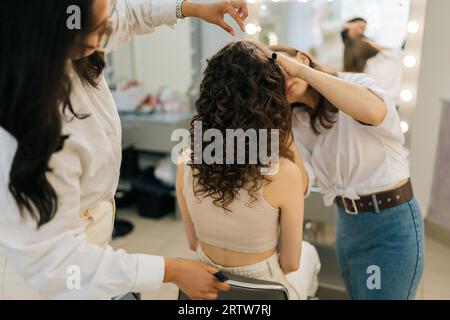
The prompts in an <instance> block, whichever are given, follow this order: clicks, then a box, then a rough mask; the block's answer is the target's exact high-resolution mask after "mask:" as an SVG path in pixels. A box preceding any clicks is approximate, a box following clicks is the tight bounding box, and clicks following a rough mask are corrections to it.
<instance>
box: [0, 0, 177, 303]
mask: <svg viewBox="0 0 450 320" xmlns="http://www.w3.org/2000/svg"><path fill="white" fill-rule="evenodd" d="M176 21H177V19H176V2H175V0H165V1H162V0H120V1H118V3H117V10H116V12H115V14H114V17H113V22H114V29H115V32H114V35H113V37H112V38H111V42H110V45H111V48H114V47H116V46H117V45H118V44H119V43H120V42H123V41H126V40H128V39H129V38H130V36H131V35H133V34H141V33H148V32H151V31H153V30H154V28H155V27H157V26H159V25H161V24H168V25H171V24H175V23H176ZM71 76H72V80H73V81H72V87H73V89H72V95H71V102H72V105H73V107H74V109H75V111H76V112H77V113H88V114H89V115H90V117H89V118H87V119H85V120H77V119H74V120H72V121H71V122H64V124H63V134H69V135H70V138H69V139H68V140H66V142H65V146H64V149H63V150H62V151H60V152H58V153H55V154H54V155H53V156H52V157H51V159H50V163H49V166H50V168H53V170H54V171H53V172H51V173H48V175H47V177H48V180H49V181H50V183H51V184H52V186H53V187H54V189H55V191H56V192H57V195H58V200H59V201H58V204H59V205H58V212H57V213H56V216H55V218H54V219H53V220H51V222H49V223H47V224H46V225H44V226H43V227H42V228H40V229H39V230H37V228H36V224H35V223H34V222H33V221H31V219H29V218H28V219H25V220H24V219H22V218H21V215H20V213H19V210H18V208H17V205H16V202H15V201H14V199H13V197H12V195H11V194H10V193H9V191H8V183H9V173H10V168H11V164H12V161H13V158H14V155H15V152H16V148H17V142H16V140H15V139H14V138H13V137H12V136H11V135H9V134H8V133H7V132H6V131H5V130H3V129H2V128H0V147H1V152H0V205H1V210H0V251H3V253H4V254H5V255H6V257H7V258H8V259H10V260H11V261H12V262H13V264H14V266H15V268H16V269H17V272H18V273H19V274H20V275H21V276H22V277H23V278H24V279H25V280H26V282H27V283H28V284H30V285H32V286H33V287H34V288H35V289H37V290H39V291H40V292H41V293H42V294H43V295H45V297H48V298H54V299H110V298H112V297H115V296H119V295H122V294H125V293H127V292H141V291H146V290H157V289H158V288H159V287H160V286H161V284H162V281H163V278H164V259H163V257H159V256H151V255H143V254H128V253H126V252H125V251H123V250H119V251H114V250H113V249H112V248H111V247H110V246H107V245H105V246H100V245H96V244H92V243H90V242H88V241H87V240H88V239H87V234H86V230H87V228H88V223H87V222H86V220H85V219H82V218H81V217H80V215H81V214H82V213H83V211H84V210H85V209H87V208H90V207H92V206H94V205H95V204H96V203H99V202H101V201H105V200H108V199H112V198H113V197H114V194H115V191H116V188H117V185H118V180H119V171H120V163H121V128H120V119H119V116H118V112H117V110H116V106H115V104H114V101H113V98H112V95H111V93H110V90H109V88H108V86H107V84H106V81H105V79H104V78H103V79H102V80H101V83H100V85H99V87H98V89H94V88H92V87H90V86H88V85H83V84H82V83H81V81H80V79H79V78H78V76H76V75H75V74H74V73H73V72H72V73H71ZM110 212H112V210H110ZM109 214H110V215H111V213H109ZM25 216H26V217H27V216H28V214H25ZM110 218H111V216H109V217H108V219H109V224H111V219H110ZM105 229H106V230H104V232H105V233H109V234H106V238H108V237H110V235H111V230H110V229H109V230H108V228H105ZM0 260H1V256H0ZM0 262H1V261H0ZM70 266H78V267H79V268H80V269H79V270H80V272H81V288H80V290H69V289H68V287H67V284H66V283H67V278H68V276H69V275H68V268H69V267H70ZM0 269H1V268H0ZM0 271H1V270H0ZM0 284H1V279H0ZM0 289H3V290H4V289H5V288H0ZM23 294H24V295H26V292H24V293H23Z"/></svg>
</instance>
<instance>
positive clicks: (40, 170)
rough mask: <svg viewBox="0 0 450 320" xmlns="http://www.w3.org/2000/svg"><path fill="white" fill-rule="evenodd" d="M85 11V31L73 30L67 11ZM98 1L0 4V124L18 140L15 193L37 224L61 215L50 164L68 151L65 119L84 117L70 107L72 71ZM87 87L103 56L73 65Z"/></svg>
mask: <svg viewBox="0 0 450 320" xmlns="http://www.w3.org/2000/svg"><path fill="white" fill-rule="evenodd" d="M71 5H77V6H78V7H79V8H80V9H81V22H82V26H81V27H82V28H81V30H69V28H68V27H67V25H66V22H67V19H68V17H69V15H68V14H67V9H68V7H70V6H71ZM92 8H93V0H33V1H29V0H15V1H1V3H0V34H1V37H0V39H1V41H2V44H1V46H0V126H1V127H2V128H4V129H5V130H6V131H7V132H9V133H10V134H11V135H12V136H13V137H14V138H15V139H16V141H17V151H16V154H15V157H14V160H13V163H12V167H11V171H10V177H9V178H10V179H9V190H10V192H11V194H12V195H13V197H14V199H15V201H16V202H17V205H18V207H19V209H20V211H21V214H22V216H24V210H27V211H28V213H29V214H30V215H31V217H32V218H33V219H34V220H35V221H36V222H37V225H38V227H41V226H42V225H44V224H46V223H48V222H49V221H51V219H52V218H53V217H54V216H55V214H56V212H57V207H58V198H57V194H56V192H55V190H54V188H53V187H52V185H51V184H50V182H49V181H48V179H47V173H48V172H50V171H52V168H50V167H49V160H50V158H51V156H52V154H53V153H55V152H58V151H60V150H61V149H62V148H63V144H64V140H66V139H67V138H68V137H66V136H62V122H63V118H66V119H68V120H70V119H74V118H78V119H82V118H85V117H86V116H87V115H79V114H77V113H76V112H75V111H74V109H73V108H72V104H71V103H70V94H71V89H72V88H71V81H70V76H69V74H68V71H67V67H68V63H70V62H69V54H70V50H71V49H72V48H73V44H74V43H75V39H76V38H79V37H81V38H83V37H84V36H85V34H86V33H88V32H87V30H90V28H91V25H90V24H91V23H92V22H93V21H92V20H93V19H92ZM73 66H74V69H75V71H76V73H77V74H78V75H79V76H80V78H81V79H82V80H83V82H84V83H85V84H86V85H94V86H95V85H96V83H97V80H98V78H99V76H100V75H101V72H102V69H103V67H104V62H103V59H102V57H101V56H100V55H97V54H94V55H92V56H90V57H88V58H84V59H81V60H79V61H76V62H73Z"/></svg>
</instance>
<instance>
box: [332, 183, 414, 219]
mask: <svg viewBox="0 0 450 320" xmlns="http://www.w3.org/2000/svg"><path fill="white" fill-rule="evenodd" d="M413 197H414V192H413V188H412V184H411V180H408V182H407V183H406V184H404V185H403V186H401V187H399V188H397V189H394V190H390V191H385V192H380V193H375V194H371V195H368V196H363V197H361V198H360V199H359V200H352V199H347V198H343V197H338V198H336V203H337V205H338V206H339V207H341V208H342V209H344V210H345V211H346V212H347V213H348V214H359V213H362V212H380V211H382V210H386V209H390V208H394V207H397V206H400V205H402V204H405V203H407V202H409V201H411V200H412V198H413Z"/></svg>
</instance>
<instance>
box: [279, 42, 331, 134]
mask: <svg viewBox="0 0 450 320" xmlns="http://www.w3.org/2000/svg"><path fill="white" fill-rule="evenodd" d="M270 50H272V51H275V52H283V53H286V54H287V55H288V56H290V57H292V58H297V56H298V54H299V53H301V54H302V55H304V56H305V57H307V58H308V60H309V62H310V64H309V66H310V67H311V68H313V69H315V70H317V71H320V72H325V73H328V74H331V75H333V76H337V74H336V73H335V72H332V71H329V70H326V69H325V68H324V67H323V66H321V65H320V64H318V63H317V62H315V61H314V59H313V58H311V57H310V56H309V55H308V54H306V53H304V52H302V51H300V50H297V49H295V48H292V47H290V46H287V45H276V46H271V47H270ZM292 107H293V108H299V109H301V110H302V111H304V112H306V113H307V114H308V115H309V120H310V124H311V128H312V130H313V131H314V133H315V134H316V135H319V134H320V133H321V129H323V128H325V129H331V128H332V127H333V125H334V124H335V123H336V114H337V113H338V112H339V110H338V109H337V108H336V107H335V106H333V105H332V104H331V103H330V102H329V101H328V100H327V99H325V97H324V96H323V95H320V96H319V103H318V105H317V107H316V108H314V109H311V108H308V107H306V106H304V105H302V104H299V103H296V104H293V105H292Z"/></svg>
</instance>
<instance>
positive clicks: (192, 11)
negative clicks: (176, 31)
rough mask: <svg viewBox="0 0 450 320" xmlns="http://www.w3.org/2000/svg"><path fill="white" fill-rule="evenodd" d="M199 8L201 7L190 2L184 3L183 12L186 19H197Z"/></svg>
mask: <svg viewBox="0 0 450 320" xmlns="http://www.w3.org/2000/svg"><path fill="white" fill-rule="evenodd" d="M198 7H199V4H198V3H192V2H190V1H188V0H185V1H183V3H182V4H181V11H182V13H183V16H184V17H186V18H188V17H194V18H196V17H197V12H198Z"/></svg>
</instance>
